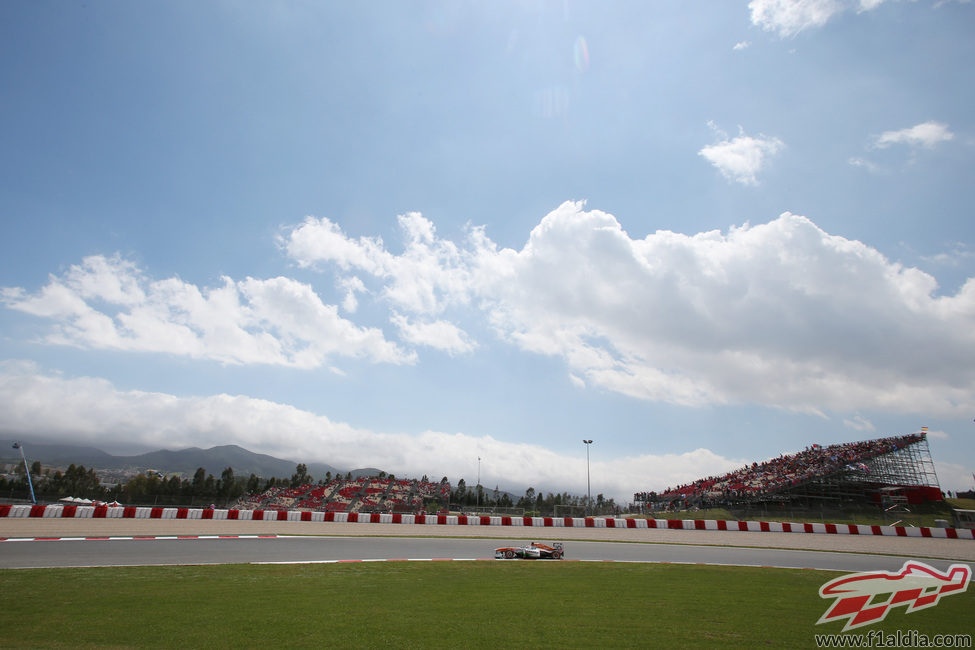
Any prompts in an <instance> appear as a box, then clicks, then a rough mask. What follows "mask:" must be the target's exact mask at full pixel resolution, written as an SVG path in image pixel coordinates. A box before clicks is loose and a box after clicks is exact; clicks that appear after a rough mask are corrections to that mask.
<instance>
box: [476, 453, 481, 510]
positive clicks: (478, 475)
mask: <svg viewBox="0 0 975 650" xmlns="http://www.w3.org/2000/svg"><path fill="white" fill-rule="evenodd" d="M476 491H477V514H481V457H480V456H478V457H477V488H476Z"/></svg>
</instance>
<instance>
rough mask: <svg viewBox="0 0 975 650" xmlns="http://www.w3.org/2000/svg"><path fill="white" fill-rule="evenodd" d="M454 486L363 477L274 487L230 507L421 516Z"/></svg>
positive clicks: (243, 498)
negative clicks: (320, 483)
mask: <svg viewBox="0 0 975 650" xmlns="http://www.w3.org/2000/svg"><path fill="white" fill-rule="evenodd" d="M449 499H450V483H447V482H441V483H431V482H429V481H418V480H402V479H391V478H379V477H375V476H371V477H365V476H363V477H359V478H357V479H355V480H347V479H332V480H331V481H329V482H328V483H327V484H325V485H312V484H306V485H300V486H298V487H295V488H288V487H273V488H271V489H269V490H267V491H266V492H262V493H261V494H253V495H246V496H243V497H241V498H240V499H238V500H237V502H236V503H235V504H233V505H232V506H230V507H231V508H236V509H239V510H301V511H310V512H314V511H320V512H394V513H417V512H420V511H422V510H423V508H424V504H425V503H426V502H427V501H430V500H439V501H442V502H443V503H447V502H448V501H449Z"/></svg>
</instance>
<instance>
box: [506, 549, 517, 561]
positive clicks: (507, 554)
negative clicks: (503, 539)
mask: <svg viewBox="0 0 975 650" xmlns="http://www.w3.org/2000/svg"><path fill="white" fill-rule="evenodd" d="M514 556H515V552H514V551H505V552H504V558H505V559H506V560H510V559H511V558H513V557H514Z"/></svg>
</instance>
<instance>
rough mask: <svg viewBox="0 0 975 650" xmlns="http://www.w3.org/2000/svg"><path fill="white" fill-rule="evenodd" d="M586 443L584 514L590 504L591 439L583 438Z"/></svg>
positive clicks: (587, 512)
mask: <svg viewBox="0 0 975 650" xmlns="http://www.w3.org/2000/svg"><path fill="white" fill-rule="evenodd" d="M582 442H583V443H584V444H585V445H586V514H587V515H588V514H589V508H590V507H591V505H592V488H591V487H590V484H589V445H591V444H592V440H583V441H582Z"/></svg>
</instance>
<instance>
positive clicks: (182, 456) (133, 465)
mask: <svg viewBox="0 0 975 650" xmlns="http://www.w3.org/2000/svg"><path fill="white" fill-rule="evenodd" d="M13 444H14V441H13V440H0V461H3V462H8V463H9V462H20V461H21V458H20V453H19V451H17V450H16V449H14V448H13ZM24 451H25V452H26V455H27V461H28V463H33V462H34V461H40V463H41V465H47V466H51V467H67V466H68V465H71V464H72V463H73V464H75V465H84V466H85V467H86V468H89V469H95V470H124V469H134V470H149V469H152V470H156V471H159V472H162V473H163V474H177V473H178V474H182V475H184V476H186V477H192V476H193V474H194V473H195V472H196V470H197V469H198V468H200V467H202V468H203V469H204V470H205V471H206V473H207V474H213V475H214V476H216V477H219V476H220V474H221V473H222V472H223V470H225V469H226V468H228V467H232V468H233V470H234V475H236V476H244V477H247V476H250V475H251V474H256V475H257V476H259V477H261V478H270V477H272V476H274V477H276V478H290V477H291V475H292V474H294V473H295V470H296V468H297V465H298V463H297V462H295V461H293V460H284V459H281V458H275V457H274V456H268V455H267V454H257V453H254V452H252V451H248V450H247V449H244V448H243V447H239V446H237V445H221V446H218V447H211V448H210V449H200V448H199V447H190V448H188V449H180V450H177V451H173V450H168V449H160V450H158V451H150V452H148V453H145V454H139V455H136V456H113V455H111V454H108V453H106V452H104V451H102V450H101V449H96V448H95V447H84V446H79V445H65V444H44V443H31V442H28V443H24ZM306 466H307V467H308V474H309V475H310V476H311V477H312V478H313V479H315V480H318V479H322V478H324V477H325V474H326V473H328V472H331V474H332V476H335V475H336V474H342V475H345V474H346V473H348V472H349V471H351V473H352V477H353V478H358V477H359V476H376V475H378V474H379V473H380V470H378V469H375V468H372V467H365V468H360V469H354V470H344V471H343V470H339V469H337V468H335V467H333V466H332V465H328V464H326V463H306Z"/></svg>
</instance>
